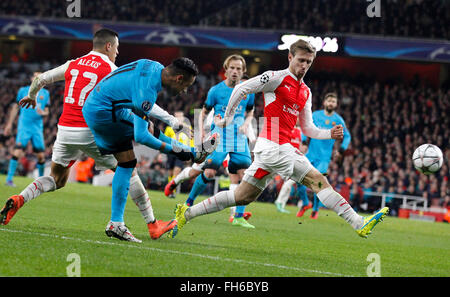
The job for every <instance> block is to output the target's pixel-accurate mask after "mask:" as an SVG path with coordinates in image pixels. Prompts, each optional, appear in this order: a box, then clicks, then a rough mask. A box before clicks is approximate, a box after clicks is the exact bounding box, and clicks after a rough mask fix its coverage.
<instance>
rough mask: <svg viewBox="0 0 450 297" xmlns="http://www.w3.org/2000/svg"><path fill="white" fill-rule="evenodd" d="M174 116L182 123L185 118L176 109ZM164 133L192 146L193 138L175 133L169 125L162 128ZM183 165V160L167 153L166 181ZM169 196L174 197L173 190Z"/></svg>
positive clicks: (177, 172)
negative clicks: (167, 174) (167, 171)
mask: <svg viewBox="0 0 450 297" xmlns="http://www.w3.org/2000/svg"><path fill="white" fill-rule="evenodd" d="M174 116H175V118H177V120H178V122H180V123H182V122H184V120H185V117H184V113H183V112H182V111H176V112H175V113H174ZM164 135H166V136H168V137H170V138H173V139H176V140H178V141H179V142H180V143H182V144H184V145H188V146H191V147H193V146H194V139H193V138H191V139H189V137H188V136H187V135H186V133H184V132H178V133H176V132H175V131H174V130H173V128H172V127H171V126H170V125H167V126H166V128H165V130H164ZM183 167H184V162H183V161H181V160H180V159H178V158H177V157H176V156H174V155H168V156H167V169H168V170H169V178H168V182H169V183H170V182H171V181H172V180H173V179H174V178H175V177H177V176H178V175H179V174H180V172H181V170H182V169H183ZM168 197H169V198H175V191H173V193H171V194H170V195H168Z"/></svg>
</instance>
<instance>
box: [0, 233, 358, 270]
mask: <svg viewBox="0 0 450 297" xmlns="http://www.w3.org/2000/svg"><path fill="white" fill-rule="evenodd" d="M0 231H7V232H12V233H23V234H30V235H38V236H42V237H53V238H56V239H65V240H74V241H80V242H85V243H94V244H101V245H113V246H120V247H126V248H137V249H142V250H149V251H155V252H161V253H169V254H177V255H184V256H192V257H198V258H204V259H209V260H214V261H224V262H234V263H240V264H247V265H255V266H265V267H274V268H279V269H286V270H294V271H299V272H309V273H316V274H325V275H329V276H339V277H353V276H352V275H345V274H341V273H335V272H328V271H320V270H314V269H306V268H300V267H292V266H285V265H279V264H273V263H263V262H253V261H247V260H242V259H233V258H224V257H218V256H209V255H202V254H195V253H189V252H182V251H177V250H169V249H159V248H152V247H147V246H140V245H134V244H123V243H117V242H106V241H98V240H90V239H80V238H73V237H67V236H63V235H55V234H47V233H37V232H30V231H23V230H13V229H4V228H0Z"/></svg>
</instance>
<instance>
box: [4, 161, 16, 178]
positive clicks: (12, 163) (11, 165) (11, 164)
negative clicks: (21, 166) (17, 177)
mask: <svg viewBox="0 0 450 297" xmlns="http://www.w3.org/2000/svg"><path fill="white" fill-rule="evenodd" d="M16 168H17V158H16V157H14V156H13V157H11V159H10V160H9V166H8V175H7V176H6V181H10V182H12V180H13V177H14V174H15V173H16Z"/></svg>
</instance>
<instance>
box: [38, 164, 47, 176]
mask: <svg viewBox="0 0 450 297" xmlns="http://www.w3.org/2000/svg"><path fill="white" fill-rule="evenodd" d="M36 167H37V169H38V171H39V176H44V169H45V163H37V165H36Z"/></svg>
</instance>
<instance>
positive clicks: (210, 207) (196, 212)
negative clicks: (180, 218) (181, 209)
mask: <svg viewBox="0 0 450 297" xmlns="http://www.w3.org/2000/svg"><path fill="white" fill-rule="evenodd" d="M230 206H236V200H235V199H234V191H222V192H219V193H217V194H216V195H214V196H212V197H211V198H208V199H206V200H203V201H202V202H200V203H197V204H195V205H194V206H192V207H190V208H188V209H187V210H186V213H185V217H186V220H191V219H193V218H195V217H198V216H201V215H205V214H209V213H213V212H218V211H221V210H222V209H224V208H227V207H230Z"/></svg>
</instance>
